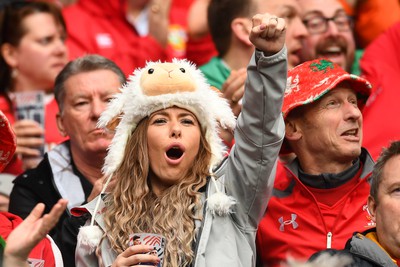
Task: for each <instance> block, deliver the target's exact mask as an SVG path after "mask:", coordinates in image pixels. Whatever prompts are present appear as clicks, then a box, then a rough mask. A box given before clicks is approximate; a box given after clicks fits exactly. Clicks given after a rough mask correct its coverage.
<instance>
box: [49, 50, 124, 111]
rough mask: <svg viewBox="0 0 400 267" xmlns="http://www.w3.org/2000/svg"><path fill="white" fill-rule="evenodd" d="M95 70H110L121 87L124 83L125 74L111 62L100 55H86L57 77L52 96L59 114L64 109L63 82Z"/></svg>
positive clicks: (70, 64)
mask: <svg viewBox="0 0 400 267" xmlns="http://www.w3.org/2000/svg"><path fill="white" fill-rule="evenodd" d="M96 70H110V71H112V72H114V73H115V74H117V76H118V78H119V81H120V83H121V86H122V85H123V84H124V83H125V82H126V77H125V74H124V73H123V72H122V70H121V69H120V68H119V67H118V66H117V64H115V63H114V62H113V61H111V60H109V59H108V58H105V57H103V56H100V55H86V56H83V57H80V58H77V59H75V60H73V61H71V62H69V63H68V64H67V65H66V66H65V67H64V68H63V69H62V71H61V72H60V73H59V74H58V75H57V77H56V80H55V84H54V96H55V98H56V101H57V104H58V108H59V109H60V112H62V111H63V108H64V98H65V87H64V85H65V82H66V81H67V80H68V79H69V78H71V77H72V76H74V75H76V74H80V73H84V72H91V71H96Z"/></svg>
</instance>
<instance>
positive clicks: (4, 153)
mask: <svg viewBox="0 0 400 267" xmlns="http://www.w3.org/2000/svg"><path fill="white" fill-rule="evenodd" d="M15 148H16V140H15V135H14V132H13V130H12V129H11V126H10V123H9V122H8V119H7V117H6V116H5V115H4V114H3V112H1V111H0V171H2V170H3V169H4V168H5V167H6V166H7V164H8V163H9V162H10V160H11V159H12V157H13V155H14V152H15Z"/></svg>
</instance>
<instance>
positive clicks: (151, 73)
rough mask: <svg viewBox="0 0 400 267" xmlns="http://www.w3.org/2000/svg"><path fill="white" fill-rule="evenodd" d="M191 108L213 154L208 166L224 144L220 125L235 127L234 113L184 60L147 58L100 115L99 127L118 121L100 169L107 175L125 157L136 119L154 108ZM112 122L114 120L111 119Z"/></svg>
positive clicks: (217, 158)
mask: <svg viewBox="0 0 400 267" xmlns="http://www.w3.org/2000/svg"><path fill="white" fill-rule="evenodd" d="M173 106H176V107H179V108H183V109H186V110H188V111H190V112H192V113H193V114H194V115H195V116H196V118H197V120H198V121H199V123H200V125H201V128H202V130H203V132H204V133H205V137H206V140H207V141H208V143H209V145H210V147H211V152H212V157H211V161H210V162H209V166H210V167H213V166H216V165H218V164H219V163H220V161H221V160H222V158H223V156H224V154H225V146H224V145H223V142H222V140H221V139H220V137H219V127H222V128H225V129H226V128H228V129H232V130H233V129H234V127H235V125H236V119H235V116H234V115H233V113H232V110H231V108H230V106H229V104H228V102H227V101H226V100H225V99H224V98H223V97H221V95H220V93H219V92H216V91H215V90H214V89H212V88H211V87H210V85H209V84H207V82H206V80H205V78H204V76H203V74H202V73H201V71H200V70H199V69H197V68H196V67H195V66H194V65H193V64H191V63H190V62H189V61H187V60H178V59H174V60H173V61H172V62H164V63H161V62H159V61H158V62H149V63H147V65H146V67H144V68H142V69H137V70H135V71H134V73H133V75H131V76H130V77H129V79H128V82H127V84H125V85H124V86H123V87H122V89H121V92H120V93H119V94H117V95H116V97H115V98H114V99H113V100H112V101H111V103H110V104H109V106H108V108H107V109H106V110H105V111H104V112H103V113H102V115H101V117H100V119H99V123H98V125H99V127H104V128H106V127H107V126H110V125H113V123H114V122H115V120H116V118H118V120H119V122H118V123H117V125H116V127H113V128H115V135H114V138H113V140H112V142H111V144H110V147H109V150H108V154H107V156H106V158H105V164H104V167H103V172H104V173H105V174H106V175H107V176H110V175H112V174H113V173H114V172H115V170H116V169H117V168H118V167H119V166H120V164H121V162H122V161H123V159H124V153H123V152H124V151H125V146H126V144H127V140H128V138H129V136H130V135H131V134H132V133H133V131H135V129H136V127H137V125H138V123H139V122H140V121H141V120H142V119H143V118H145V117H148V116H150V115H151V114H152V113H153V112H155V111H158V110H161V109H166V108H170V107H173ZM114 126H115V123H114Z"/></svg>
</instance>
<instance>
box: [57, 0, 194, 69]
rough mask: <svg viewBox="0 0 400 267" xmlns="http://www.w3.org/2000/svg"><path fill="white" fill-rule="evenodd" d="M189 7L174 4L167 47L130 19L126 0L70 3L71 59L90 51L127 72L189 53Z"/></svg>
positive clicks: (67, 17)
mask: <svg viewBox="0 0 400 267" xmlns="http://www.w3.org/2000/svg"><path fill="white" fill-rule="evenodd" d="M187 11H188V8H187V6H182V5H173V4H172V5H171V11H170V26H169V32H170V33H169V45H168V48H167V49H164V48H163V47H161V45H160V44H158V42H157V41H156V40H155V39H154V38H153V37H151V36H145V37H141V36H139V35H138V33H137V32H136V30H135V28H134V27H133V26H132V25H131V24H130V23H129V22H128V21H127V19H126V0H101V1H93V0H79V1H78V2H77V3H76V4H73V5H70V6H67V7H65V8H64V10H63V15H64V18H65V21H66V24H67V32H68V38H67V42H66V43H67V46H68V48H69V51H70V58H71V59H75V58H77V57H80V56H82V55H84V54H87V53H92V54H100V55H102V56H105V57H107V58H109V59H111V60H112V61H114V62H115V63H116V64H117V65H118V66H119V67H120V68H121V69H122V70H123V71H124V72H125V74H126V75H129V74H131V73H132V71H133V70H135V69H136V68H138V67H144V66H145V64H146V61H157V60H161V61H165V60H170V59H171V58H173V57H178V58H184V57H185V56H186V39H187V37H186V36H187V34H186V23H187V22H186V17H187Z"/></svg>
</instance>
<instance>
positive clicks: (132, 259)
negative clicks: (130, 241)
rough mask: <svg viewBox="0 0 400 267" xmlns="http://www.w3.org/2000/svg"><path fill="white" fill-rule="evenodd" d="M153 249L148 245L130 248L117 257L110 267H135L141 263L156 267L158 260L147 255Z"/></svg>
mask: <svg viewBox="0 0 400 267" xmlns="http://www.w3.org/2000/svg"><path fill="white" fill-rule="evenodd" d="M153 248H154V247H153V246H149V245H133V246H130V247H128V248H127V249H126V250H125V251H124V252H122V253H121V254H119V255H118V256H117V258H116V259H115V261H114V263H113V265H112V267H124V266H135V265H138V264H140V263H142V262H145V263H153V264H154V266H157V265H158V264H159V263H160V259H159V258H158V257H157V256H153V255H150V254H148V253H149V252H150V251H152V250H153Z"/></svg>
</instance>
